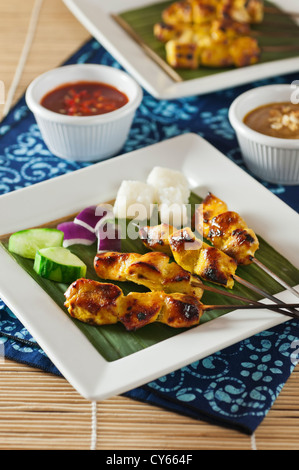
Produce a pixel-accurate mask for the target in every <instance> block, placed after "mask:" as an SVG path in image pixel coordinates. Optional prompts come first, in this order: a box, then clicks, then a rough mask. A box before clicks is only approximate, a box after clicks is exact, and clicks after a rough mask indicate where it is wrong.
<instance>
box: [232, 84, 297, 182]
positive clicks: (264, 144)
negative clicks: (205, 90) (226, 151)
mask: <svg viewBox="0 0 299 470" xmlns="http://www.w3.org/2000/svg"><path fill="white" fill-rule="evenodd" d="M293 94H294V88H292V87H291V85H267V86H262V87H257V88H253V89H251V90H249V91H247V92H245V93H243V94H242V95H240V96H239V97H238V98H237V99H236V100H235V101H234V102H233V103H232V105H231V107H230V109H229V120H230V123H231V125H232V126H233V128H234V130H235V131H236V135H237V139H238V142H239V146H240V149H241V152H242V155H243V158H244V162H245V164H246V166H247V167H248V169H249V170H250V171H251V172H252V173H253V174H254V175H255V176H258V177H259V178H261V179H262V180H264V181H267V182H270V183H276V184H283V185H297V184H299V139H280V138H275V137H270V136H267V135H263V134H260V133H259V132H256V131H254V130H252V129H250V128H249V127H248V126H247V125H246V124H244V122H243V120H244V117H245V116H246V115H247V114H248V113H249V112H250V111H253V110H254V109H255V108H258V107H259V106H263V105H266V104H271V103H280V102H290V103H291V100H292V95H293Z"/></svg>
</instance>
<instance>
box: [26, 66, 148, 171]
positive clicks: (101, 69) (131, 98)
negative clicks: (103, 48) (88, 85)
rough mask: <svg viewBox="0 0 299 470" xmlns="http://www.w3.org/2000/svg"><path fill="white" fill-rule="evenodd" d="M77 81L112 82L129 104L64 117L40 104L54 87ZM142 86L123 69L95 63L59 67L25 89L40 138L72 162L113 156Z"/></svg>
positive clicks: (140, 98)
mask: <svg viewBox="0 0 299 470" xmlns="http://www.w3.org/2000/svg"><path fill="white" fill-rule="evenodd" d="M80 81H91V82H101V83H105V84H108V85H112V86H114V87H115V88H117V89H118V90H119V91H121V92H123V93H125V94H126V95H127V97H128V103H127V104H125V105H124V106H123V107H122V108H119V109H117V110H115V111H112V112H110V113H106V114H102V115H97V116H65V115H63V114H59V113H55V112H53V111H49V110H48V109H46V108H45V107H43V106H42V105H41V104H40V101H41V99H42V98H43V97H44V95H45V94H47V93H48V92H50V91H51V90H53V89H55V88H56V87H58V86H60V85H63V84H67V83H75V82H80ZM142 96H143V93H142V90H141V87H140V86H139V85H138V84H137V83H136V81H135V80H133V78H131V77H130V76H129V75H128V74H127V73H126V72H123V71H122V70H119V69H117V68H114V67H108V66H105V65H97V64H76V65H68V66H64V67H59V68H56V69H53V70H50V71H49V72H46V73H44V74H42V75H40V76H39V77H37V78H36V79H35V80H34V81H33V82H32V83H31V84H30V85H29V87H28V89H27V91H26V102H27V105H28V107H29V109H30V110H31V111H32V112H33V114H34V116H35V119H36V121H37V124H38V126H39V128H40V131H41V134H42V136H43V139H44V141H45V143H46V145H47V146H48V148H49V150H50V151H51V152H52V153H53V154H54V155H56V156H58V157H61V158H64V159H68V160H75V161H86V162H87V161H99V160H103V159H105V158H109V157H111V156H114V155H116V154H117V153H118V152H119V151H120V150H121V149H122V147H123V145H124V143H125V141H126V139H127V137H128V134H129V131H130V128H131V125H132V121H133V119H134V116H135V112H136V110H137V108H138V107H139V105H140V103H141V100H142Z"/></svg>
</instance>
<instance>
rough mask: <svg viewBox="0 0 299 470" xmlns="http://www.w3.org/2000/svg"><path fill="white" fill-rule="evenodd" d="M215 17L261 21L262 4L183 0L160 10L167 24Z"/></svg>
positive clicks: (246, 0)
mask: <svg viewBox="0 0 299 470" xmlns="http://www.w3.org/2000/svg"><path fill="white" fill-rule="evenodd" d="M217 18H230V19H233V20H235V21H240V22H242V23H261V22H262V21H263V18H264V6H263V2H262V1H261V0H183V1H177V2H174V3H172V4H171V5H170V6H169V7H167V8H166V9H165V10H164V11H163V12H162V19H163V21H164V22H165V23H168V24H180V23H194V24H202V23H206V22H210V21H213V20H215V19H217Z"/></svg>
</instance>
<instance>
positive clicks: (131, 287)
mask: <svg viewBox="0 0 299 470" xmlns="http://www.w3.org/2000/svg"><path fill="white" fill-rule="evenodd" d="M200 202H201V199H200V198H199V197H198V196H197V195H195V194H193V193H192V194H191V197H190V204H191V205H192V207H193V210H194V208H195V207H196V205H198V204H200ZM49 226H52V224H49ZM259 239H260V249H259V250H258V252H257V256H256V257H257V258H258V259H259V260H260V261H261V262H263V263H264V264H266V265H267V266H268V267H269V268H270V269H272V271H274V272H275V273H277V274H278V275H279V276H280V277H281V278H283V279H284V280H285V281H286V282H287V283H289V284H290V285H292V286H295V285H297V284H299V270H298V269H297V268H296V267H294V266H293V265H292V264H291V263H290V262H289V261H288V260H286V259H285V258H284V257H283V256H282V255H280V254H279V253H278V252H277V251H276V250H274V249H273V248H272V247H271V246H270V245H269V244H268V243H267V242H266V241H265V240H263V239H262V238H261V237H259ZM2 245H3V247H4V248H5V249H6V250H7V252H8V253H9V254H10V256H12V257H13V258H14V259H15V261H16V262H17V263H18V264H19V265H20V266H21V267H22V268H23V269H24V270H25V271H26V272H27V273H28V274H29V275H30V276H31V277H32V278H33V279H35V281H36V282H37V283H38V284H39V285H40V287H41V288H42V289H43V290H44V291H45V292H46V293H47V294H48V295H49V296H50V297H51V298H52V299H53V300H54V301H55V302H56V304H57V305H58V306H59V307H60V308H61V309H62V311H63V312H64V314H65V315H68V312H67V309H66V308H65V307H64V301H65V297H64V292H65V291H66V290H67V288H68V285H65V284H60V283H57V282H52V281H49V280H47V279H44V278H42V277H40V276H39V275H38V274H37V273H36V272H35V271H34V270H33V260H30V259H25V258H22V257H20V256H18V255H16V254H14V253H11V252H9V251H8V239H6V240H3V241H2ZM69 249H70V250H71V251H72V252H73V253H74V254H76V255H77V256H79V258H81V260H82V261H84V262H85V264H86V266H87V274H86V277H87V278H88V279H93V280H96V281H99V282H101V279H99V278H98V277H97V275H96V273H95V271H94V268H93V260H94V257H95V255H96V253H97V245H96V244H93V245H91V246H83V245H73V246H72V247H70V248H69ZM122 251H123V252H137V253H146V251H147V250H146V248H145V247H144V246H143V244H142V242H141V240H140V239H139V238H138V237H137V238H136V239H135V240H131V239H123V240H122ZM237 274H238V275H239V276H240V277H242V278H243V279H246V280H248V281H250V282H251V283H253V284H255V285H257V286H262V287H263V289H264V290H267V291H268V292H269V293H271V294H275V293H278V292H281V291H282V290H283V288H282V287H281V286H280V285H279V284H278V283H277V282H276V281H274V280H273V279H272V278H271V277H270V276H268V275H267V274H266V273H264V272H263V271H262V270H261V269H260V268H258V267H257V266H256V265H250V266H247V267H238V270H237ZM104 282H109V281H104ZM114 283H115V284H117V285H118V286H119V287H120V288H121V289H122V290H123V292H124V294H125V295H126V294H128V293H129V292H146V291H147V290H148V289H146V288H145V287H142V286H137V285H135V284H133V283H131V282H114ZM206 284H208V283H206ZM210 285H211V286H212V284H210ZM213 287H215V285H214V286H213ZM219 291H220V292H221V291H225V289H224V288H222V287H219ZM232 292H233V293H235V294H238V295H241V296H243V297H247V298H249V299H255V300H259V299H260V296H259V295H257V294H256V293H253V292H252V291H250V290H248V289H247V288H246V287H244V286H243V285H240V284H238V283H236V284H235V287H234V288H233V289H232ZM202 302H203V303H204V304H209V305H215V304H220V305H228V304H230V305H231V304H235V303H240V302H239V301H237V300H236V301H235V300H234V299H231V298H228V297H226V296H223V295H222V294H215V293H211V292H207V291H205V293H204V295H203V298H202ZM228 311H229V310H228V309H226V310H219V311H212V312H206V313H205V314H204V315H203V317H202V319H201V323H205V322H208V321H211V320H212V319H215V318H217V317H219V316H221V315H224V314H226V313H227V312H228ZM69 318H71V317H69ZM71 320H72V321H73V322H74V323H75V324H76V325H77V327H78V328H79V329H80V330H81V332H82V333H83V334H84V335H85V336H86V338H87V339H88V340H89V341H90V342H91V343H92V345H93V346H94V347H95V348H96V350H97V351H98V352H99V353H100V354H101V355H102V356H103V357H104V358H105V359H106V360H107V361H109V362H110V361H114V360H117V359H120V358H123V357H125V356H128V355H130V354H133V353H135V352H137V351H140V350H142V349H144V348H147V347H150V346H152V345H154V344H156V343H158V342H160V341H164V340H166V339H168V338H170V337H172V336H174V335H177V334H180V333H181V332H182V331H184V330H183V329H173V328H170V327H168V326H167V325H164V324H160V323H153V324H151V325H147V326H146V327H144V328H141V329H140V330H137V331H135V332H128V331H127V330H125V328H124V326H123V325H122V324H120V323H118V324H115V325H105V326H101V327H97V326H91V325H88V324H85V323H82V322H80V321H78V320H76V319H73V318H71Z"/></svg>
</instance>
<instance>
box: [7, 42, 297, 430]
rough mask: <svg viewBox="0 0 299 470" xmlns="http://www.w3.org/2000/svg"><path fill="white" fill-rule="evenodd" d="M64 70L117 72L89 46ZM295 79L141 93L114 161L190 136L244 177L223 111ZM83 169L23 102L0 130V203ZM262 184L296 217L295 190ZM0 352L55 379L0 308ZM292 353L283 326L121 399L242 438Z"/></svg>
mask: <svg viewBox="0 0 299 470" xmlns="http://www.w3.org/2000/svg"><path fill="white" fill-rule="evenodd" d="M70 63H101V64H106V65H110V66H114V67H118V68H121V67H120V65H119V64H118V63H117V62H116V61H115V60H114V59H113V57H111V55H110V54H109V53H108V52H107V51H106V50H105V49H104V48H103V47H102V46H101V45H100V44H99V43H98V42H97V41H96V40H94V39H92V40H90V41H88V42H87V43H86V44H85V45H84V46H83V47H82V48H81V49H80V50H79V51H78V52H77V53H76V54H74V56H73V57H71V59H70V60H69V61H68V62H67V64H70ZM297 78H298V76H297V75H296V74H292V75H284V76H280V77H275V78H273V79H271V80H264V81H259V82H255V83H252V84H249V85H247V86H240V87H236V88H233V89H228V90H224V91H218V92H215V93H210V94H206V95H204V96H193V97H190V98H183V99H177V100H171V101H165V100H161V101H158V100H156V99H155V98H153V97H152V96H151V95H150V94H148V93H147V92H144V98H143V101H142V104H141V106H140V108H139V109H138V111H137V114H136V117H135V120H134V123H133V126H132V129H131V131H130V135H129V137H128V139H127V142H126V143H125V146H124V148H123V151H122V153H126V152H130V151H132V150H136V149H138V148H142V147H145V146H148V145H151V144H155V143H157V142H160V141H162V140H165V139H168V138H171V137H174V136H177V135H180V134H183V133H187V132H194V133H197V134H199V135H201V136H202V137H204V138H205V139H206V140H208V141H209V142H210V143H211V144H213V145H214V146H215V147H216V148H218V149H219V150H220V151H221V152H222V153H224V154H225V155H226V156H227V157H228V158H230V159H231V160H233V161H234V162H235V163H236V164H238V165H239V166H240V167H242V168H243V169H244V170H245V171H247V169H246V167H245V166H244V164H243V161H242V157H241V154H240V150H239V147H238V143H237V140H236V136H235V133H234V131H233V129H232V128H231V126H230V124H229V121H228V108H229V106H230V104H231V103H232V101H233V100H234V99H235V97H236V96H238V95H239V94H240V93H242V92H244V91H245V90H247V89H249V88H252V87H256V86H261V85H264V84H269V83H291V82H293V80H296V79H297ZM87 165H91V163H74V162H71V161H66V160H61V159H59V158H57V157H55V156H54V155H52V154H51V152H50V151H49V150H48V148H47V147H46V146H45V144H44V142H43V140H42V138H41V135H40V132H39V128H38V126H37V125H36V122H35V120H34V117H33V115H32V113H31V112H30V111H29V110H28V108H27V106H26V103H25V100H24V98H22V99H21V100H20V101H19V102H18V103H17V105H16V106H15V107H14V109H13V110H12V111H11V112H10V113H9V115H8V116H7V117H6V119H5V120H4V121H3V122H2V123H1V125H0V195H1V194H5V193H8V192H10V191H14V190H16V189H19V188H23V187H26V186H30V185H32V184H35V183H38V182H40V181H44V180H47V179H50V178H55V177H56V176H59V175H62V174H66V173H69V172H72V171H74V170H77V169H79V168H82V167H84V166H87ZM262 184H264V185H265V186H266V187H267V188H268V189H269V190H270V191H272V192H273V193H274V194H276V195H277V196H278V197H279V198H281V199H282V200H284V201H285V202H286V203H287V204H289V205H290V206H291V207H293V208H294V209H295V210H296V211H297V212H299V186H293V187H283V186H281V185H270V184H268V183H265V182H262ZM0 345H1V346H2V347H3V351H4V354H5V357H7V358H9V359H12V360H14V361H19V362H22V363H27V364H29V365H30V366H34V367H37V368H40V369H42V370H45V371H47V372H50V373H53V374H57V375H61V374H60V372H59V371H58V370H57V369H56V367H55V366H54V365H53V363H52V362H51V361H50V359H49V358H48V357H47V356H46V354H45V353H44V351H43V350H42V349H41V348H40V347H39V345H38V344H37V342H36V341H35V339H34V338H32V337H31V335H30V333H29V332H28V331H27V330H26V329H25V328H24V326H23V325H22V324H21V323H20V321H19V320H18V319H17V318H16V317H15V315H14V314H13V313H12V312H11V311H10V310H9V308H8V307H7V306H6V305H5V304H4V303H3V302H2V301H1V300H0ZM298 345H299V323H298V322H296V321H294V320H290V321H288V322H286V323H284V324H283V325H280V326H278V327H275V328H273V329H271V330H269V331H264V332H262V333H260V334H258V335H255V336H254V337H252V338H249V339H246V340H244V341H242V342H240V343H238V344H235V345H233V346H231V347H229V348H227V349H225V350H223V351H219V352H218V353H216V354H213V355H212V356H210V357H207V358H205V359H203V360H201V361H197V362H195V363H193V364H191V365H189V366H188V367H185V368H183V369H181V370H178V371H176V372H173V373H171V374H169V375H167V376H166V377H161V378H160V379H159V380H156V381H154V382H152V383H149V384H147V385H145V386H143V387H140V388H137V389H135V390H132V391H130V392H128V393H126V394H125V395H126V396H129V397H131V398H133V399H137V400H140V401H146V402H147V403H152V404H155V405H157V406H161V407H163V408H166V409H168V410H172V411H175V412H178V413H182V414H184V415H187V416H191V417H193V418H196V419H203V420H207V421H209V422H212V423H216V424H218V425H222V426H227V427H230V428H234V429H238V430H239V431H241V432H245V433H249V434H250V433H252V432H254V430H255V429H256V428H257V427H258V426H259V424H260V423H261V422H262V420H263V419H264V417H265V416H266V414H267V412H268V411H269V410H270V408H271V406H272V405H273V403H274V402H275V400H276V398H277V396H278V395H279V393H280V391H281V389H282V387H283V385H284V384H285V382H286V381H287V379H288V377H289V376H290V374H291V373H292V371H293V369H294V367H295V365H296V363H297V362H298V358H297V348H298ZM0 352H1V349H0Z"/></svg>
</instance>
